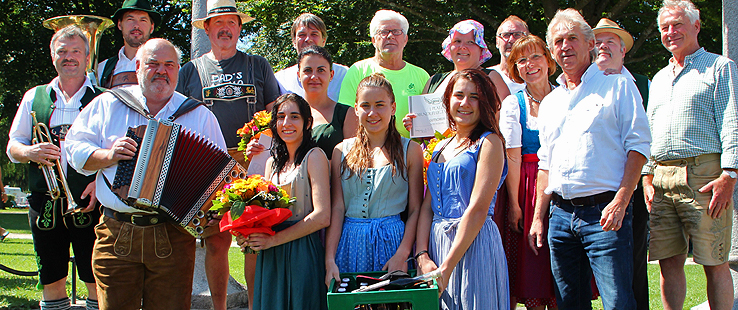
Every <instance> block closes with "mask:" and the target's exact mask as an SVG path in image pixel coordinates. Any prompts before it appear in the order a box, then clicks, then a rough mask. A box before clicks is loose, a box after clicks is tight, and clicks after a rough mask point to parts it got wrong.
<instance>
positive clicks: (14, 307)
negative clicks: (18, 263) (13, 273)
mask: <svg viewBox="0 0 738 310" xmlns="http://www.w3.org/2000/svg"><path fill="white" fill-rule="evenodd" d="M37 282H38V280H37V279H36V278H35V277H25V278H23V277H12V278H6V277H3V278H2V279H0V292H2V293H0V309H8V310H20V309H38V300H36V297H35V295H37V294H36V292H38V290H36V283H37ZM38 295H39V297H40V294H38Z"/></svg>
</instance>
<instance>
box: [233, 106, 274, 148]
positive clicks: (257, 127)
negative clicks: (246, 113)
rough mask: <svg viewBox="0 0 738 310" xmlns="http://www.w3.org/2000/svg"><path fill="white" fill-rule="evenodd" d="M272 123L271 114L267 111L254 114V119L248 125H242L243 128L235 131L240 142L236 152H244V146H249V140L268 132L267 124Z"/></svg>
mask: <svg viewBox="0 0 738 310" xmlns="http://www.w3.org/2000/svg"><path fill="white" fill-rule="evenodd" d="M271 121H272V113H270V112H267V111H259V112H256V114H254V118H253V119H251V121H249V122H248V123H246V124H244V125H243V127H241V128H240V129H238V130H236V134H238V135H239V136H241V141H240V142H238V150H239V151H246V145H248V144H249V141H251V138H253V137H258V136H257V135H258V134H260V133H262V132H267V131H270V130H269V122H271ZM269 136H271V135H269Z"/></svg>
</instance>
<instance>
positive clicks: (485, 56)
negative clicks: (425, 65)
mask: <svg viewBox="0 0 738 310" xmlns="http://www.w3.org/2000/svg"><path fill="white" fill-rule="evenodd" d="M472 31H473V32H474V42H475V43H476V44H477V45H478V46H479V47H480V48H482V53H481V54H480V55H479V63H480V64H483V63H484V62H485V61H487V60H489V59H490V58H492V53H491V52H490V51H489V48H487V42H484V26H482V24H480V23H479V22H478V21H476V20H473V19H467V20H462V21H460V22H458V23H456V25H454V26H453V28H451V30H449V31H448V37H446V39H445V40H443V43H441V47H442V48H443V50H442V51H441V54H442V55H443V57H446V59H448V60H450V61H453V59H451V41H452V40H453V38H454V36H455V35H456V34H457V33H460V34H467V33H469V32H472Z"/></svg>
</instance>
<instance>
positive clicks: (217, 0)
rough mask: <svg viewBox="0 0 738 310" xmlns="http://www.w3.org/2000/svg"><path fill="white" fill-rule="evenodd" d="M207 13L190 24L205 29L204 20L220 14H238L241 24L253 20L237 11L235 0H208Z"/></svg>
mask: <svg viewBox="0 0 738 310" xmlns="http://www.w3.org/2000/svg"><path fill="white" fill-rule="evenodd" d="M207 8H208V15H207V16H205V17H204V18H200V19H196V20H193V21H192V26H195V27H197V28H200V29H205V21H206V20H208V19H210V18H212V17H215V16H221V15H230V14H233V15H238V17H239V18H241V24H245V23H248V22H250V21H252V20H254V18H253V17H251V16H249V15H248V14H245V13H241V12H238V9H237V8H236V0H208V5H207Z"/></svg>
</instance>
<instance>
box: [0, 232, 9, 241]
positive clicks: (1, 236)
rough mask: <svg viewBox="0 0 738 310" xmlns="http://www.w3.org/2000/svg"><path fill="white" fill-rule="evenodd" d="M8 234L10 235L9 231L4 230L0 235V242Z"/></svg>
mask: <svg viewBox="0 0 738 310" xmlns="http://www.w3.org/2000/svg"><path fill="white" fill-rule="evenodd" d="M8 235H10V232H9V231H7V230H6V231H5V233H4V234H2V235H0V242H3V241H5V238H7V237H8Z"/></svg>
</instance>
